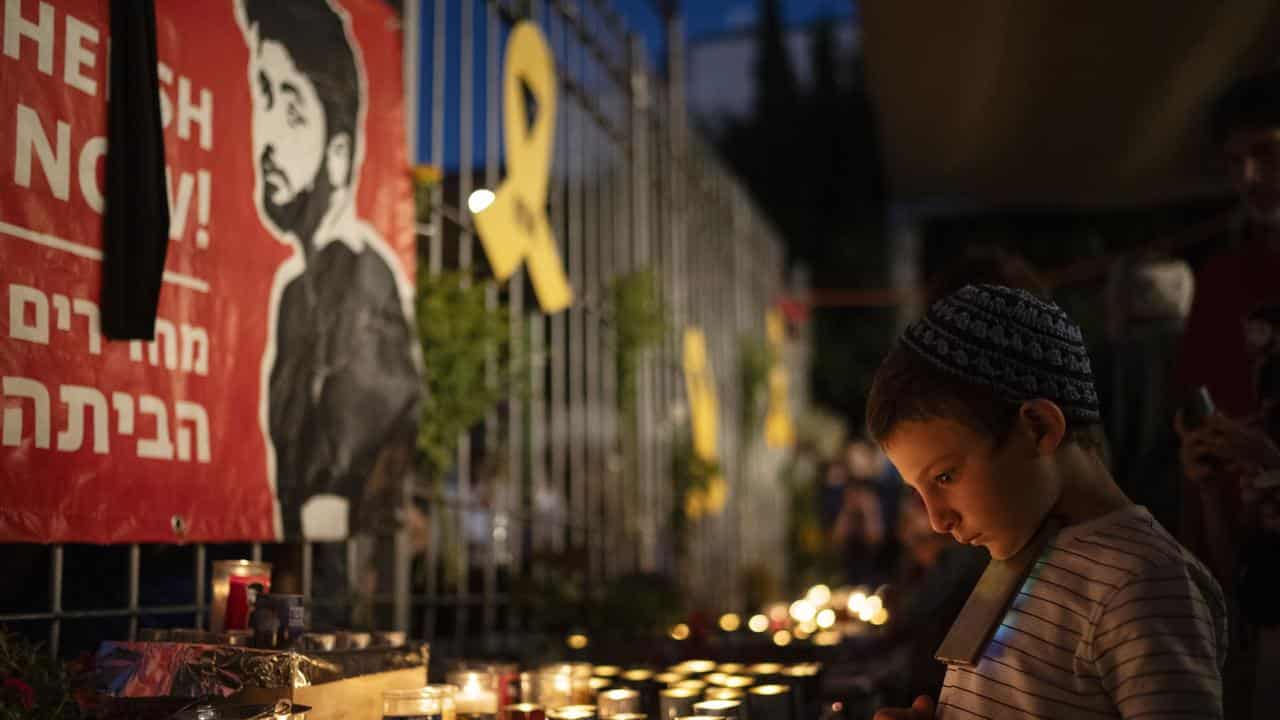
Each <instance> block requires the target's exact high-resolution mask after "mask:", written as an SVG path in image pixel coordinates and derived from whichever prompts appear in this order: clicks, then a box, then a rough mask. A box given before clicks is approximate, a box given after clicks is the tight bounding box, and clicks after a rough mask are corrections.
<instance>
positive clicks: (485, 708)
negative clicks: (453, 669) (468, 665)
mask: <svg viewBox="0 0 1280 720" xmlns="http://www.w3.org/2000/svg"><path fill="white" fill-rule="evenodd" d="M454 702H455V703H456V704H457V707H458V713H459V714H462V715H496V714H497V712H498V694H497V693H496V692H494V691H493V690H492V689H491V688H489V687H486V686H485V685H482V684H481V682H480V676H479V674H477V673H467V675H466V679H465V680H464V681H463V683H462V686H461V687H460V688H459V690H458V694H457V695H455V696H454Z"/></svg>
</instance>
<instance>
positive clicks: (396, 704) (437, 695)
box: [382, 685, 458, 720]
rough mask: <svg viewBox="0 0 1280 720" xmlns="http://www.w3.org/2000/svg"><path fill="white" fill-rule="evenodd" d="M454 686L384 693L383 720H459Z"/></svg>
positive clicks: (434, 686)
mask: <svg viewBox="0 0 1280 720" xmlns="http://www.w3.org/2000/svg"><path fill="white" fill-rule="evenodd" d="M457 690H458V689H457V688H456V687H454V686H452V685H427V686H426V687H420V688H413V689H409V690H384V691H383V692H382V720H457V707H456V705H455V704H454V695H455V694H456V693H457Z"/></svg>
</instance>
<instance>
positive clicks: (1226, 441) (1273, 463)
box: [1201, 413, 1280, 475]
mask: <svg viewBox="0 0 1280 720" xmlns="http://www.w3.org/2000/svg"><path fill="white" fill-rule="evenodd" d="M1201 434H1203V436H1204V444H1205V446H1206V447H1207V448H1208V452H1209V453H1210V454H1211V455H1213V456H1215V457H1219V458H1222V460H1223V461H1224V462H1225V464H1226V467H1227V469H1228V470H1230V471H1232V472H1233V473H1238V474H1240V475H1257V474H1259V473H1262V472H1266V471H1267V470H1275V469H1280V446H1278V445H1277V444H1276V442H1275V441H1274V440H1272V439H1271V436H1270V435H1268V434H1267V432H1266V431H1265V430H1264V429H1263V428H1262V427H1261V426H1260V423H1256V422H1243V421H1240V420H1236V419H1233V418H1229V417H1227V416H1225V415H1220V414H1217V413H1214V414H1213V415H1210V416H1209V418H1208V421H1207V422H1206V423H1205V425H1204V427H1203V428H1202V433H1201Z"/></svg>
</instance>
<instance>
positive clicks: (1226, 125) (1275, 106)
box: [1210, 70, 1280, 145]
mask: <svg viewBox="0 0 1280 720" xmlns="http://www.w3.org/2000/svg"><path fill="white" fill-rule="evenodd" d="M1210 122H1211V124H1212V129H1213V139H1214V141H1215V142H1216V143H1217V144H1218V145H1222V144H1223V143H1225V142H1226V141H1227V140H1228V139H1229V138H1230V137H1231V133H1233V132H1235V131H1237V130H1266V129H1269V128H1280V70H1271V71H1268V72H1265V73H1262V74H1259V75H1252V76H1249V77H1246V78H1244V79H1242V80H1240V81H1238V82H1236V83H1235V84H1234V85H1232V86H1231V87H1230V88H1229V89H1228V90H1227V92H1225V93H1224V94H1223V95H1222V97H1220V98H1219V99H1218V101H1217V102H1216V103H1214V106H1213V109H1212V117H1211V120H1210Z"/></svg>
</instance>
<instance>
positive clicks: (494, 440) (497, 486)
mask: <svg viewBox="0 0 1280 720" xmlns="http://www.w3.org/2000/svg"><path fill="white" fill-rule="evenodd" d="M501 22H502V21H501V19H500V18H499V17H498V9H497V7H496V6H495V5H494V4H493V2H492V1H490V2H486V3H485V26H486V28H487V36H486V38H485V64H484V73H485V83H484V86H485V109H484V127H485V152H484V184H485V187H486V188H488V189H489V190H493V189H495V188H496V187H497V186H498V153H499V149H498V118H499V113H500V111H501V107H500V105H499V102H500V101H499V99H498V88H499V83H500V82H501V74H500V72H499V62H500V57H501V56H500V54H499V47H498V43H499V41H500V31H501ZM497 306H498V288H497V286H496V285H495V284H493V283H490V284H488V285H486V286H485V307H487V308H489V309H490V310H492V309H494V308H496V307H497ZM497 360H498V358H497V354H496V352H495V351H494V349H493V348H490V349H489V351H488V353H487V356H486V358H485V382H486V383H487V384H488V386H489V387H490V388H493V387H495V386H497V384H498V362H497ZM484 441H485V447H484V450H485V454H486V455H487V456H490V457H493V456H495V455H496V454H497V451H498V447H497V445H498V442H499V437H498V412H497V409H496V408H495V409H493V410H490V411H489V412H488V413H486V414H485V419H484ZM491 465H492V466H493V467H495V468H496V467H497V464H496V463H491ZM492 482H493V483H494V495H493V496H494V515H493V517H494V520H495V522H497V521H498V520H499V519H500V518H505V517H506V514H507V513H508V512H509V511H510V510H512V509H515V508H512V507H510V505H509V504H508V503H509V502H510V498H511V493H510V488H511V483H512V477H511V474H510V473H504V472H498V473H496V475H495V476H494V477H493V478H492ZM503 522H504V523H505V519H504V520H503ZM503 527H505V525H504V526H503ZM502 541H506V542H511V536H510V535H506V536H503V537H501V538H500V537H499V535H498V529H497V527H496V526H495V527H494V528H493V529H492V536H491V537H490V543H489V553H488V554H487V555H486V557H485V566H484V627H485V633H486V638H487V644H490V645H491V643H492V639H493V633H494V631H495V629H496V627H497V623H498V611H497V606H496V596H497V593H498V557H497V555H498V552H499V546H498V545H499V542H502Z"/></svg>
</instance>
